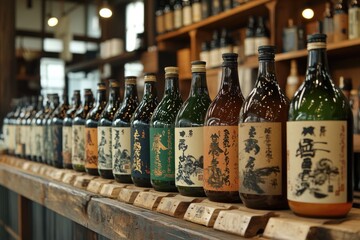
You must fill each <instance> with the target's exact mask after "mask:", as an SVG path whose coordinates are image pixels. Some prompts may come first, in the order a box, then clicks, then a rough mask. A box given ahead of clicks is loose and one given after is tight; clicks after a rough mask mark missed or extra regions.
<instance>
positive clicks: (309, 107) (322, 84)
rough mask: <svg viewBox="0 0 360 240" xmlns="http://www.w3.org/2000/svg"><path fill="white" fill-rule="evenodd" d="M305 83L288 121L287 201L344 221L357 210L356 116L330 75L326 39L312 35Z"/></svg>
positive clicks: (297, 209) (305, 212)
mask: <svg viewBox="0 0 360 240" xmlns="http://www.w3.org/2000/svg"><path fill="white" fill-rule="evenodd" d="M307 49H308V52H309V53H308V64H307V70H306V77H305V82H304V83H303V84H302V85H301V87H300V89H299V90H298V91H297V92H296V94H295V96H294V98H293V99H292V101H291V103H290V110H289V121H288V123H287V156H288V158H287V159H288V172H287V177H288V201H289V206H290V208H291V210H292V211H293V212H294V213H296V214H298V215H302V216H307V217H344V216H345V215H346V214H347V213H348V212H349V211H350V209H351V207H352V199H353V188H352V184H353V183H352V176H353V170H352V164H353V136H352V131H353V129H352V128H353V127H352V125H353V117H352V112H351V109H350V105H349V102H348V101H347V100H346V98H345V96H344V94H343V93H342V92H341V90H340V89H339V88H338V87H336V86H335V85H334V83H333V81H332V80H331V77H330V75H329V68H328V61H327V55H326V35H325V34H314V35H310V36H308V45H307Z"/></svg>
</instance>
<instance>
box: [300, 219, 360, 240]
mask: <svg viewBox="0 0 360 240" xmlns="http://www.w3.org/2000/svg"><path fill="white" fill-rule="evenodd" d="M307 239H327V240H336V239H360V219H354V220H344V221H343V222H340V223H337V224H324V225H321V226H316V227H311V228H310V231H309V233H308V235H307Z"/></svg>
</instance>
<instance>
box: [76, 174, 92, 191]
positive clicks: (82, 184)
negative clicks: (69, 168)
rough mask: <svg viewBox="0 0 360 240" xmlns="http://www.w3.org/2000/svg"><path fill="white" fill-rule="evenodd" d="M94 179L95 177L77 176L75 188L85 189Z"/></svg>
mask: <svg viewBox="0 0 360 240" xmlns="http://www.w3.org/2000/svg"><path fill="white" fill-rule="evenodd" d="M94 178H95V176H90V175H83V176H77V177H76V178H75V182H74V187H78V188H83V189H85V188H87V186H88V185H89V183H90V181H91V180H93V179H94Z"/></svg>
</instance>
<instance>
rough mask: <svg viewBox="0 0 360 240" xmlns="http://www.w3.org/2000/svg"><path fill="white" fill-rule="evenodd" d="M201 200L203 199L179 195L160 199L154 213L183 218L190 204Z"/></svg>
mask: <svg viewBox="0 0 360 240" xmlns="http://www.w3.org/2000/svg"><path fill="white" fill-rule="evenodd" d="M202 200H204V199H201V198H194V197H185V196H181V195H177V196H175V197H164V198H162V199H161V201H160V204H159V206H158V207H157V209H156V211H158V212H160V213H163V214H166V215H170V216H173V217H177V218H183V217H184V215H185V212H186V210H187V209H188V207H189V205H190V204H191V203H197V202H201V201H202Z"/></svg>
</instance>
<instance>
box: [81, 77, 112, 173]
mask: <svg viewBox="0 0 360 240" xmlns="http://www.w3.org/2000/svg"><path fill="white" fill-rule="evenodd" d="M106 104H107V101H106V85H105V83H103V82H101V83H98V85H97V93H96V105H95V107H94V108H93V109H92V110H91V111H90V112H89V114H88V116H87V118H86V122H85V171H86V172H87V173H89V174H91V175H95V176H96V175H99V171H98V133H97V127H98V121H99V119H100V115H101V113H102V112H103V111H104V109H105V106H106Z"/></svg>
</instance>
